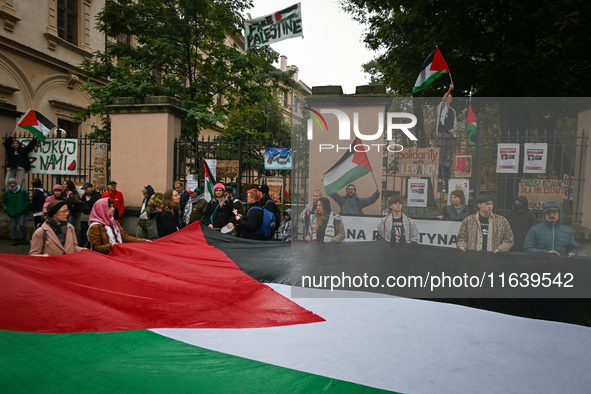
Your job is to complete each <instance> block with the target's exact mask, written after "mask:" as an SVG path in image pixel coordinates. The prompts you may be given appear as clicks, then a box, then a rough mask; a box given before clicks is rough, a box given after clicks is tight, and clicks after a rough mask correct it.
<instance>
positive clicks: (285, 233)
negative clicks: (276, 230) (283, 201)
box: [281, 208, 291, 242]
mask: <svg viewBox="0 0 591 394" xmlns="http://www.w3.org/2000/svg"><path fill="white" fill-rule="evenodd" d="M281 240H282V241H283V242H291V208H290V209H286V210H285V212H283V224H282V225H281Z"/></svg>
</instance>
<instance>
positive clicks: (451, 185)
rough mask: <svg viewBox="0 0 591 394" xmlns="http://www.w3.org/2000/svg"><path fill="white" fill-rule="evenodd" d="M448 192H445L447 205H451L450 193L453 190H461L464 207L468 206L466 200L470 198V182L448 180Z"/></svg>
mask: <svg viewBox="0 0 591 394" xmlns="http://www.w3.org/2000/svg"><path fill="white" fill-rule="evenodd" d="M447 187H448V189H447V190H448V192H447V205H451V198H450V197H451V192H453V191H454V190H461V191H463V192H464V200H465V201H466V203H465V204H464V205H468V200H469V196H470V180H469V179H450V180H449V181H448V183H447Z"/></svg>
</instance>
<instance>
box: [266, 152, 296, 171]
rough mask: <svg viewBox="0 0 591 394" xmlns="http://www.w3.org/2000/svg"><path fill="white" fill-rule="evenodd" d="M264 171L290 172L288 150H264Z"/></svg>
mask: <svg viewBox="0 0 591 394" xmlns="http://www.w3.org/2000/svg"><path fill="white" fill-rule="evenodd" d="M265 170H291V149H290V148H268V149H266V150H265Z"/></svg>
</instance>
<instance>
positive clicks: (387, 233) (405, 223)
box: [378, 196, 419, 243]
mask: <svg viewBox="0 0 591 394" xmlns="http://www.w3.org/2000/svg"><path fill="white" fill-rule="evenodd" d="M403 203H404V199H403V198H402V197H400V196H392V197H390V198H389V199H388V207H389V208H388V214H387V216H386V217H385V218H383V219H382V220H381V222H380V223H379V224H378V233H379V234H380V236H381V237H382V238H384V239H385V240H386V241H388V242H394V243H413V242H414V243H417V242H419V229H418V227H417V223H416V222H415V221H414V220H411V219H410V218H409V217H408V216H406V215H405V214H404V213H403V212H402V205H403Z"/></svg>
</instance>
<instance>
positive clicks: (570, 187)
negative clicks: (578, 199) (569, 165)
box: [564, 174, 575, 201]
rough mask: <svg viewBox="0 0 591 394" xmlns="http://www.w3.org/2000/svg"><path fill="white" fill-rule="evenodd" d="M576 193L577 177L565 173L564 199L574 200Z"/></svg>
mask: <svg viewBox="0 0 591 394" xmlns="http://www.w3.org/2000/svg"><path fill="white" fill-rule="evenodd" d="M574 195H575V177H574V176H570V175H568V174H564V199H565V200H568V201H573V199H574V198H573V197H574Z"/></svg>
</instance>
